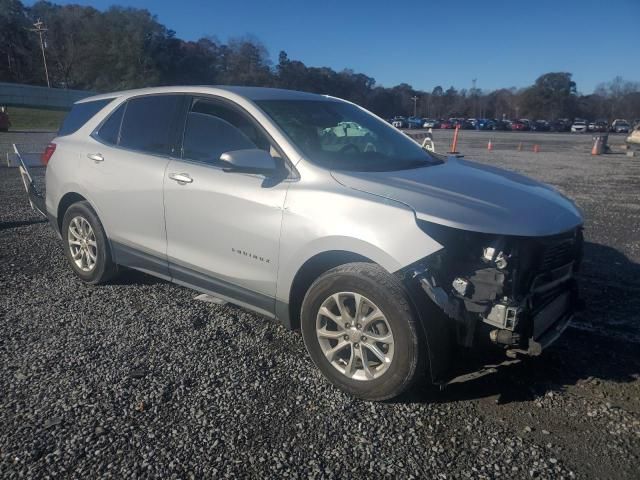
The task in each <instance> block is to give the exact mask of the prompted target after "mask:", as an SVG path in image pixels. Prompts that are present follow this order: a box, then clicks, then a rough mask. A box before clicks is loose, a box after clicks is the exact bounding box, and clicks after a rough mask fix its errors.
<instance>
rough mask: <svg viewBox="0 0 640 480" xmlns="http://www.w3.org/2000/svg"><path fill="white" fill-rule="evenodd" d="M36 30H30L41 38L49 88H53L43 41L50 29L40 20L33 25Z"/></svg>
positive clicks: (45, 73)
mask: <svg viewBox="0 0 640 480" xmlns="http://www.w3.org/2000/svg"><path fill="white" fill-rule="evenodd" d="M33 26H34V28H31V29H29V30H30V31H31V32H36V33H37V34H38V35H39V36H40V49H41V50H42V61H43V63H44V75H45V76H46V77H47V87H49V88H51V83H49V70H48V69H47V57H46V55H45V54H44V40H43V39H42V34H43V33H44V32H46V31H47V30H48V29H47V28H45V26H44V23H43V22H42V20H40V19H38V21H37V22H36V23H34V24H33Z"/></svg>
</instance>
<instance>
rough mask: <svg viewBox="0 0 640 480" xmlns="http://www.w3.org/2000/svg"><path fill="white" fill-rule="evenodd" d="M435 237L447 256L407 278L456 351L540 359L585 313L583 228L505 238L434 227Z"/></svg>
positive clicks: (429, 259)
mask: <svg viewBox="0 0 640 480" xmlns="http://www.w3.org/2000/svg"><path fill="white" fill-rule="evenodd" d="M428 233H430V234H433V233H434V229H433V228H431V230H430V231H429V232H428ZM445 234H446V237H445V236H444V235H445ZM434 236H436V239H437V241H438V242H439V243H441V244H442V245H444V249H443V250H441V251H439V252H437V253H436V254H434V255H432V256H430V257H427V258H425V259H423V261H421V262H418V263H417V264H415V265H413V266H412V267H411V269H410V271H408V272H407V273H408V278H409V281H411V282H413V283H414V284H417V285H418V286H419V287H420V288H419V289H420V290H421V291H422V292H423V293H424V294H426V296H427V297H428V298H429V299H430V300H431V302H432V303H433V304H435V305H436V306H437V307H439V309H440V310H441V311H442V312H443V313H444V315H445V316H446V317H447V319H448V322H446V323H447V324H448V326H449V327H450V330H451V338H452V339H453V343H454V344H455V346H456V347H462V348H466V349H470V350H473V351H474V352H479V351H483V350H491V351H493V352H496V351H500V350H502V351H504V353H505V354H506V356H508V357H510V358H516V357H518V356H519V355H526V356H537V355H540V354H541V353H542V351H543V350H544V349H545V348H547V347H548V346H549V345H551V344H552V343H553V342H554V341H555V340H557V339H558V337H560V335H561V334H562V333H563V332H564V330H565V329H566V328H567V326H568V325H569V323H570V321H571V318H572V317H573V314H574V312H575V311H576V310H577V309H578V308H579V306H580V302H579V299H578V289H577V284H576V281H575V278H574V275H575V272H576V271H577V269H578V268H579V264H580V259H581V254H582V231H581V228H577V229H574V230H572V231H569V232H565V233H564V234H561V235H557V236H553V237H542V238H524V237H511V238H508V237H497V236H491V235H486V234H474V233H470V232H461V231H454V230H453V229H449V228H446V227H437V230H436V232H435V235H434ZM427 321H428V319H427Z"/></svg>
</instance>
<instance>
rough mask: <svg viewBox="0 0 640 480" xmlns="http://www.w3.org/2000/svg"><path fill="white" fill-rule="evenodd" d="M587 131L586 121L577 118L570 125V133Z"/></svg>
mask: <svg viewBox="0 0 640 480" xmlns="http://www.w3.org/2000/svg"><path fill="white" fill-rule="evenodd" d="M586 131H587V122H585V121H583V120H577V121H575V122H573V125H571V133H585V132H586Z"/></svg>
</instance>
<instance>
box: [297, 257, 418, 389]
mask: <svg viewBox="0 0 640 480" xmlns="http://www.w3.org/2000/svg"><path fill="white" fill-rule="evenodd" d="M301 321H302V334H303V338H304V342H305V345H306V347H307V350H308V352H309V355H310V356H311V358H312V359H313V361H314V363H315V364H316V365H317V366H318V368H319V369H320V370H321V371H322V373H323V374H324V375H325V377H327V379H328V380H329V381H330V382H331V383H333V384H334V385H336V386H338V387H339V388H341V389H342V390H344V391H345V392H347V393H350V394H352V395H354V396H356V397H359V398H362V399H365V400H385V399H388V398H392V397H395V396H397V395H399V394H400V393H402V392H403V391H405V390H406V389H407V388H409V387H410V386H411V385H412V384H413V383H414V381H415V380H416V379H417V378H418V376H419V375H421V374H423V373H424V372H423V368H422V367H423V365H422V364H423V359H424V358H426V351H425V348H426V346H425V344H424V343H425V342H422V341H421V338H420V335H419V333H418V329H417V321H416V318H415V315H414V314H413V312H412V309H411V307H410V304H409V299H408V297H407V293H406V291H405V289H404V288H403V287H402V284H401V283H400V281H399V280H398V279H397V278H396V277H394V276H393V275H391V274H389V273H388V272H387V271H385V270H384V269H383V268H381V267H379V266H377V265H374V264H370V263H350V264H347V265H342V266H339V267H336V268H334V269H332V270H330V271H328V272H326V273H325V274H323V275H322V276H321V277H320V278H318V279H317V280H316V281H315V282H314V283H313V285H312V286H311V287H310V288H309V291H308V292H307V294H306V296H305V298H304V301H303V305H302V312H301Z"/></svg>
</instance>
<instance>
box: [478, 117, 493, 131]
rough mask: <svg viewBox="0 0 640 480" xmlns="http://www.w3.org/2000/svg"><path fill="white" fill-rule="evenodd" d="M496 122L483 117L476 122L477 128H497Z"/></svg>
mask: <svg viewBox="0 0 640 480" xmlns="http://www.w3.org/2000/svg"><path fill="white" fill-rule="evenodd" d="M495 125H496V122H495V120H491V119H490V118H481V119H479V120H478V121H477V122H476V128H477V129H478V130H495V128H494V127H495Z"/></svg>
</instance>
